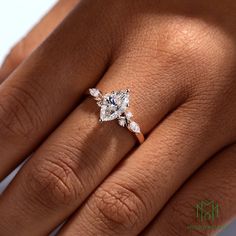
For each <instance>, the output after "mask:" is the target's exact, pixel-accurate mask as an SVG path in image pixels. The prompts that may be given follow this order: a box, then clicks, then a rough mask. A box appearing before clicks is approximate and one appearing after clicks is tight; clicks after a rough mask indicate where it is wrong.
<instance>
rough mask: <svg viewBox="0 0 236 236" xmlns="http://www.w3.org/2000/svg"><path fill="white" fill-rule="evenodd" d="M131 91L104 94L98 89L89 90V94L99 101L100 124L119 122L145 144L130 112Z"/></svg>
mask: <svg viewBox="0 0 236 236" xmlns="http://www.w3.org/2000/svg"><path fill="white" fill-rule="evenodd" d="M129 92H130V91H129V89H125V90H120V91H112V92H111V93H106V94H104V95H103V94H102V92H101V91H100V90H99V89H97V88H91V89H89V93H90V95H91V96H93V97H94V99H95V100H96V101H97V104H98V106H99V107H100V119H99V121H100V122H103V121H111V120H115V119H117V120H118V123H119V125H120V126H122V127H127V128H128V129H129V130H130V131H131V132H132V133H134V134H135V135H136V137H137V138H138V141H139V142H140V143H143V141H144V135H143V134H142V132H141V130H140V127H139V125H138V124H137V123H136V122H135V121H134V120H133V114H132V113H131V112H130V111H129V110H128V107H129V96H130V95H129Z"/></svg>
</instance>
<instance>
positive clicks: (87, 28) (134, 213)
mask: <svg viewBox="0 0 236 236" xmlns="http://www.w3.org/2000/svg"><path fill="white" fill-rule="evenodd" d="M235 9H236V4H235V3H234V1H232V0H230V1H224V2H223V1H214V4H213V2H212V1H206V0H205V1H185V0H184V1H181V2H178V1H174V0H172V1H158V2H157V1H154V0H147V1H141V0H133V1H132V0H129V1H127V0H126V1H125V0H120V1H106V0H99V1H98V0H97V1H94V0H93V1H92V0H87V1H82V2H81V3H80V4H79V5H78V6H77V7H76V9H75V10H74V11H73V12H72V14H70V16H69V17H67V18H66V20H65V21H64V22H63V23H62V24H61V25H60V27H59V28H58V29H57V30H56V31H54V32H53V34H51V36H50V37H49V38H48V39H47V40H46V41H45V42H44V43H43V44H42V45H41V46H40V47H39V48H38V49H37V50H36V51H35V52H34V53H33V54H32V55H31V56H30V57H29V58H28V59H27V60H26V61H25V63H24V64H23V65H21V66H20V67H18V68H17V70H16V71H15V72H14V73H13V74H11V75H10V77H9V78H8V79H7V80H6V81H5V82H4V83H3V84H2V85H1V89H0V97H1V100H0V140H1V142H0V153H1V166H0V176H1V179H3V178H4V177H5V176H6V174H7V173H9V171H10V170H12V168H14V167H15V166H16V165H17V164H18V163H19V162H21V161H22V160H24V159H25V158H26V157H27V156H28V155H30V154H32V155H31V158H30V159H29V161H28V162H27V163H26V164H25V165H24V167H23V168H22V169H21V171H20V172H19V173H18V175H17V176H16V177H15V179H14V180H13V182H12V183H11V184H10V186H9V187H8V188H7V190H6V191H5V192H4V193H3V195H2V196H1V199H0V218H1V219H2V220H1V221H0V234H1V235H4V236H5V235H11V236H12V235H17V236H20V235H24V236H27V235H30V236H32V235H36V236H37V235H47V234H49V232H50V231H52V230H53V228H54V227H56V226H57V225H58V224H60V223H61V222H63V220H65V219H66V218H67V217H69V216H70V215H71V214H72V213H74V214H73V216H72V217H71V218H70V219H69V220H68V222H67V223H66V224H65V225H64V226H63V228H62V229H61V231H60V232H59V235H86V236H89V235H129V236H130V235H138V234H140V233H141V232H142V234H143V235H168V236H169V235H170V236H172V235H188V234H191V235H198V234H199V233H198V231H197V230H194V231H189V229H188V228H187V226H188V225H190V224H192V223H193V222H194V220H195V218H194V217H195V213H194V212H193V205H194V204H195V203H196V202H197V201H198V200H203V199H214V200H215V201H217V202H219V203H220V205H221V206H222V215H221V217H220V218H219V219H217V224H219V225H222V224H225V223H226V222H227V221H229V220H231V219H232V218H233V216H235V212H236V207H235V206H236V204H235V203H236V202H235V201H236V200H235V194H236V188H235V183H236V173H235V167H236V162H235V153H236V145H235V141H236V108H235V107H236V82H235V59H236V55H235V48H234V47H235V40H236V29H235V27H234V22H235ZM223 16H224V17H223ZM94 86H97V87H98V88H100V89H101V90H102V91H104V92H110V91H112V90H117V89H122V88H129V89H130V90H131V99H132V100H131V106H130V109H131V111H132V113H133V114H134V117H135V119H136V120H137V122H138V123H139V124H140V125H141V128H142V131H143V132H144V133H145V135H146V141H145V142H144V143H143V144H142V145H140V146H135V142H136V139H135V137H134V136H133V135H132V133H131V132H129V131H128V130H127V129H124V128H122V127H120V126H118V125H117V123H116V122H106V123H102V124H99V123H98V107H97V106H96V104H95V102H94V101H93V100H92V99H91V98H84V96H83V95H84V94H85V92H86V91H87V89H88V88H90V87H94ZM78 103H79V104H78ZM207 223H208V224H210V222H207ZM214 230H215V228H212V229H211V230H208V231H207V233H209V232H213V231H214Z"/></svg>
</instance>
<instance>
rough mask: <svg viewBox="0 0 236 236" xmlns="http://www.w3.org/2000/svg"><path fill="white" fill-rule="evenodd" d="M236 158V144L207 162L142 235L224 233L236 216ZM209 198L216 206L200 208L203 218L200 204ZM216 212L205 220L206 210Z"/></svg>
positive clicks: (174, 235) (170, 235)
mask: <svg viewBox="0 0 236 236" xmlns="http://www.w3.org/2000/svg"><path fill="white" fill-rule="evenodd" d="M235 155H236V145H235V144H234V145H231V146H230V147H228V148H226V149H224V150H223V151H221V152H220V153H219V154H217V155H216V157H215V158H214V159H212V160H210V161H209V162H207V163H206V164H205V165H204V166H203V168H201V169H200V170H199V171H198V172H197V173H196V174H194V175H193V176H192V177H191V179H190V180H189V181H188V182H187V183H186V184H185V185H184V186H183V187H182V188H181V189H180V191H178V192H177V193H176V194H175V195H174V197H173V198H172V199H171V201H170V202H169V203H168V204H167V205H166V207H165V208H164V209H163V210H162V211H161V213H160V214H159V215H157V217H156V219H155V221H154V222H153V223H152V224H151V225H150V226H149V227H148V228H147V229H146V230H145V231H144V232H143V234H142V235H145V236H156V235H169V236H172V235H173V236H176V235H193V236H195V235H196V236H197V235H213V234H214V235H215V234H216V233H217V232H219V231H221V230H222V229H223V228H224V227H225V226H226V225H227V223H229V222H230V221H231V220H233V218H235V217H236V198H235V196H236V188H235V184H236V172H235V169H236V162H235ZM206 199H207V200H208V201H214V203H213V205H209V207H208V208H205V207H206V206H203V208H202V210H201V209H200V208H198V209H199V215H196V213H197V209H196V207H197V205H198V204H199V203H201V202H202V201H204V200H206ZM212 209H215V214H214V215H211V218H209V219H208V218H206V220H205V218H204V216H205V215H204V211H205V210H206V212H207V211H208V212H209V213H211V212H212ZM206 212H205V213H206ZM201 214H202V215H201ZM201 216H202V217H203V218H202V220H201ZM208 216H209V215H208Z"/></svg>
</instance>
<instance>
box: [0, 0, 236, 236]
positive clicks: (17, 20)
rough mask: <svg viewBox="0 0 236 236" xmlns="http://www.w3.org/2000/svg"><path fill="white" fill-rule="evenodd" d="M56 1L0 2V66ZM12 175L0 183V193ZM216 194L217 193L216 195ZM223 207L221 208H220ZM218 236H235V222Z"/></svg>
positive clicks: (21, 0)
mask: <svg viewBox="0 0 236 236" xmlns="http://www.w3.org/2000/svg"><path fill="white" fill-rule="evenodd" d="M56 2H57V1H56V0H38V1H35V0H5V1H3V0H0V64H1V63H2V61H3V59H4V57H5V55H6V54H7V53H8V52H9V50H10V48H11V47H12V46H13V45H14V44H15V43H16V42H17V41H18V40H20V39H21V38H22V37H23V36H24V35H25V34H26V33H27V32H28V31H29V29H30V28H31V27H32V26H33V25H34V24H35V23H36V22H38V20H39V19H40V18H41V17H42V16H43V15H44V14H45V13H46V11H47V10H48V9H50V8H51V7H52V6H53V5H54V4H55V3H56ZM12 177H13V174H12V175H11V176H10V177H8V178H7V179H5V181H2V182H0V193H1V192H2V191H3V189H4V188H5V187H6V185H7V184H8V183H9V181H10V180H11V179H12ZM216 194H217V193H216ZM222 207H223V206H222ZM219 235H220V236H235V235H236V222H235V223H234V224H231V226H230V227H228V228H227V229H226V230H225V231H224V232H222V233H220V234H219Z"/></svg>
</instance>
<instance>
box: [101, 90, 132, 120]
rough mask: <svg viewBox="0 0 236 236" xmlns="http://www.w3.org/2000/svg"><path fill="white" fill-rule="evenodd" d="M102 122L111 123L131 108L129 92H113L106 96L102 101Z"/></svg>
mask: <svg viewBox="0 0 236 236" xmlns="http://www.w3.org/2000/svg"><path fill="white" fill-rule="evenodd" d="M99 105H100V106H101V111H100V120H101V121H109V120H114V119H116V118H118V117H119V116H120V115H122V114H123V113H124V112H125V110H126V109H127V107H128V106H129V91H128V90H121V91H113V92H111V93H108V94H105V95H104V96H103V98H102V100H101V101H100V104H99Z"/></svg>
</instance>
